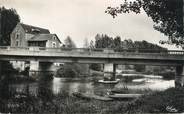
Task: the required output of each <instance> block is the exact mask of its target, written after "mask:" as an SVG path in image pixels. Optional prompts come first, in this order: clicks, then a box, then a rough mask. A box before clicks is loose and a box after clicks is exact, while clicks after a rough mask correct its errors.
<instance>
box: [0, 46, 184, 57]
mask: <svg viewBox="0 0 184 114" xmlns="http://www.w3.org/2000/svg"><path fill="white" fill-rule="evenodd" d="M1 50H7V51H11V50H12V51H16V50H17V51H36V52H38V51H40V52H82V53H85V52H86V53H91V54H93V53H98V52H99V53H104V54H105V53H106V54H107V53H110V54H113V53H114V54H118V53H119V54H122V53H133V54H159V55H184V51H183V50H151V49H104V48H95V49H90V48H45V47H9V46H0V51H1Z"/></svg>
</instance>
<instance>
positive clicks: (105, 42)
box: [95, 34, 167, 51]
mask: <svg viewBox="0 0 184 114" xmlns="http://www.w3.org/2000/svg"><path fill="white" fill-rule="evenodd" d="M95 48H112V49H115V50H117V51H119V50H121V49H138V50H139V49H140V50H141V49H146V50H147V49H148V50H155V51H156V50H167V49H166V48H163V47H160V46H158V45H156V44H152V43H149V42H147V41H145V40H143V41H132V40H131V39H125V40H124V41H121V37H120V36H116V37H115V38H112V37H109V36H108V35H103V34H102V35H99V34H97V35H96V37H95Z"/></svg>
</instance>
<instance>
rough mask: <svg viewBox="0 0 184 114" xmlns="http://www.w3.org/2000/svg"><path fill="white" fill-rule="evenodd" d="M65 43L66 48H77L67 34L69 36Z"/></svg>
mask: <svg viewBox="0 0 184 114" xmlns="http://www.w3.org/2000/svg"><path fill="white" fill-rule="evenodd" d="M64 45H65V47H66V48H76V47H77V46H76V45H75V43H74V41H73V40H72V38H71V37H70V36H67V38H66V39H65V40H64Z"/></svg>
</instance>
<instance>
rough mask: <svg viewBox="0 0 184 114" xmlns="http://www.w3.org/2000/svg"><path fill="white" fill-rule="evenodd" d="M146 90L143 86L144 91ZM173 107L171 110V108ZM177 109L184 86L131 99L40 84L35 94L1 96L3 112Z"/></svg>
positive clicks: (182, 107)
mask: <svg viewBox="0 0 184 114" xmlns="http://www.w3.org/2000/svg"><path fill="white" fill-rule="evenodd" d="M146 91H147V92H149V90H145V92H146ZM171 109H172V110H171ZM174 109H175V110H174ZM172 111H176V112H177V113H180V112H183V111H184V90H183V89H182V88H178V89H176V88H170V89H167V90H166V91H163V92H151V93H150V94H147V95H145V96H142V97H140V98H137V99H135V100H132V101H124V100H123V101H121V100H115V101H109V102H104V101H98V100H83V99H79V98H77V97H74V96H72V95H69V94H68V93H67V92H62V93H60V94H57V95H53V94H50V90H47V89H44V88H40V90H39V91H38V95H37V96H32V95H29V94H24V93H14V94H12V96H11V97H10V99H2V98H0V112H3V113H8V112H11V113H56V114H61V113H63V114H74V113H75V114H76V113H80V114H82V113H91V114H94V113H95V114H112V113H131V114H132V113H136V114H137V113H140V114H141V113H171V112H172Z"/></svg>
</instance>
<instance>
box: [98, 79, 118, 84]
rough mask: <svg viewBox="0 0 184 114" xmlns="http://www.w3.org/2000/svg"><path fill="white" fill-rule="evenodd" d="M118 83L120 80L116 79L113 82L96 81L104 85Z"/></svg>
mask: <svg viewBox="0 0 184 114" xmlns="http://www.w3.org/2000/svg"><path fill="white" fill-rule="evenodd" d="M119 81H120V79H116V80H114V81H105V80H98V82H99V83H104V84H117V83H118V82H119Z"/></svg>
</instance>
